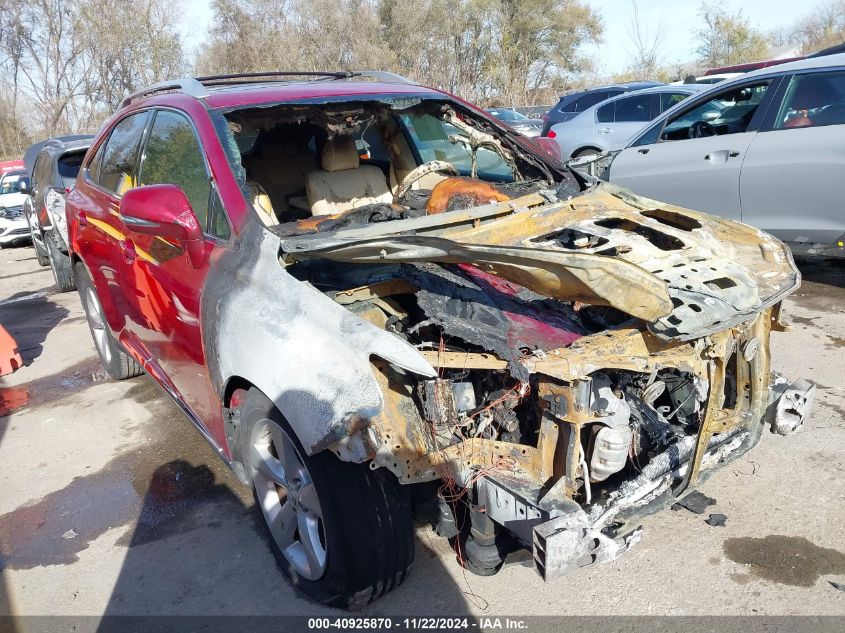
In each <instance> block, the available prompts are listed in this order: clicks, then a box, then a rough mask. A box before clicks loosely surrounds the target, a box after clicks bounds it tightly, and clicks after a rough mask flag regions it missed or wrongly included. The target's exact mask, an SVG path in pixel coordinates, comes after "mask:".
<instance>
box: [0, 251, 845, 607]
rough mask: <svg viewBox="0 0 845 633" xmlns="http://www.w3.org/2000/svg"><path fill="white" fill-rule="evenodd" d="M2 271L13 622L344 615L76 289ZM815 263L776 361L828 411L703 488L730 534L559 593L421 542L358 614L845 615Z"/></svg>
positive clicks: (830, 336)
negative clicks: (402, 575) (295, 582)
mask: <svg viewBox="0 0 845 633" xmlns="http://www.w3.org/2000/svg"><path fill="white" fill-rule="evenodd" d="M0 264H1V265H0V322H2V323H3V325H4V326H5V327H6V328H7V329H8V330H9V331H10V333H11V334H12V335H13V336H14V337H15V338H16V339H17V340H18V342H19V344H20V348H21V353H22V355H23V357H24V360H25V364H26V366H25V367H23V368H22V369H20V370H19V371H18V372H16V373H15V374H13V375H12V376H9V377H6V378H5V379H3V381H2V388H0V398H2V400H3V401H4V404H3V406H5V407H6V408H7V409H9V410H11V411H12V412H11V413H10V414H9V415H7V416H5V417H2V416H0V614H3V613H14V614H20V615H23V614H26V615H38V614H69V615H87V614H90V615H102V614H110V615H115V614H137V615H151V614H203V615H213V614H254V615H274V614H300V615H318V614H334V615H337V614H338V613H339V612H336V611H332V610H329V609H325V608H323V607H321V606H319V605H316V604H315V603H313V602H311V601H310V600H308V599H307V598H305V597H304V596H303V595H302V594H301V593H299V592H297V590H295V589H294V588H292V587H291V586H290V585H289V584H288V583H287V581H286V580H285V579H284V578H283V576H282V575H281V574H280V572H279V570H278V569H277V567H276V564H275V562H274V560H273V558H272V555H271V554H270V551H269V548H268V545H267V543H266V538H265V536H264V532H263V528H262V526H261V525H260V524H259V522H258V521H259V519H258V518H257V513H256V512H254V511H253V508H252V497H251V495H250V493H249V491H248V490H246V489H245V488H244V487H243V486H242V485H241V484H240V483H238V481H237V480H236V479H235V477H234V476H233V475H232V474H231V473H230V472H229V471H228V469H227V468H226V467H225V466H224V465H223V463H222V462H221V461H220V460H219V459H218V458H217V456H216V454H215V452H214V451H213V450H212V449H211V448H210V447H209V446H208V445H207V444H206V443H205V441H204V440H203V439H202V437H201V436H200V434H199V433H198V432H197V431H196V430H195V429H194V427H193V426H192V425H191V423H190V422H189V421H188V419H187V418H186V417H184V415H183V414H182V413H181V412H180V411H179V409H178V408H177V407H176V406H175V405H174V404H173V403H172V402H170V401H169V400H168V399H167V398H166V397H165V396H164V395H162V393H161V392H160V391H159V390H158V388H157V387H156V386H155V385H154V384H153V383H152V381H151V380H150V379H149V378H147V377H146V376H142V377H139V378H136V379H133V380H129V381H125V382H113V381H111V380H109V379H108V378H106V377H105V375H104V373H103V372H102V371H101V369H100V366H99V363H98V361H97V357H96V353H95V351H94V346H93V343H92V341H91V337H90V335H89V332H88V328H87V325H86V322H85V318H84V315H83V312H82V308H81V306H80V303H79V299H78V296H77V295H76V293H68V294H58V293H56V292H55V290H54V288H53V282H52V277H51V274H50V271H49V268H41V267H39V266H38V264H37V263H36V260H35V255H34V252H33V250H32V249H31V247H28V246H26V247H20V248H13V249H8V250H2V251H0ZM801 268H802V271H803V273H804V276H805V283H804V285H803V287H802V288H801V289H800V290H799V291H798V293H796V294H795V295H793V296H792V297H791V298H790V299H789V300H788V301H787V307H786V314H787V317H788V319H791V321H792V322H793V324H794V330H793V331H792V332H790V333H776V334H774V335H773V353H774V365H775V369H777V370H778V371H780V372H782V373H784V374H786V375H787V376H789V377H799V376H803V377H807V378H810V379H812V380H813V381H815V382H816V383H817V384H818V387H819V392H818V397H817V399H816V408H815V411H814V413H813V416H812V419H811V420H810V421H809V422H808V423H807V425H806V426H805V428H803V429H802V430H801V431H800V432H799V433H798V434H796V435H794V436H792V437H786V438H784V437H780V436H775V435H771V434H769V433H768V431H767V432H766V433H765V435H764V437H763V440H762V442H761V443H760V445H759V446H758V447H757V448H756V449H755V450H754V451H752V452H751V453H749V454H748V455H746V456H745V457H744V458H742V459H740V460H739V461H737V462H735V463H733V464H731V465H729V466H728V467H727V468H726V469H724V470H721V471H719V472H717V473H716V474H714V475H713V476H712V477H711V478H710V479H709V481H707V482H706V483H705V484H704V485H703V486H701V490H702V491H703V492H704V493H706V494H707V495H708V496H710V497H713V498H715V499H716V500H717V503H716V505H715V506H713V507H711V508H710V509H709V511H710V512H719V513H723V514H725V515H727V517H728V518H727V525H726V526H725V527H711V526H710V525H708V524H707V523H705V519H706V518H707V514H704V515H696V514H692V513H691V512H688V511H677V512H675V511H669V510H667V511H664V512H662V513H659V514H657V515H654V516H651V517H648V518H647V519H645V520H644V521H643V525H644V527H645V534H644V538H643V540H642V542H641V543H640V544H639V545H637V546H636V547H634V548H633V549H632V550H631V551H630V552H628V553H627V554H626V555H624V556H622V557H621V558H620V559H618V560H617V561H615V562H612V563H609V564H605V565H603V566H598V567H592V568H585V569H582V570H581V571H579V572H578V573H575V574H574V575H571V576H568V577H565V578H561V579H558V580H555V581H552V582H550V583H548V584H544V583H543V582H542V581H541V579H540V577H539V576H538V575H537V574H536V573H535V572H534V570H533V569H532V568H531V566H530V564H529V562H528V558H525V557H522V558H521V559H520V557H518V556H517V557H514V558H515V560H513V561H512V562H511V563H510V564H508V565H506V566H505V568H504V569H503V570H502V571H501V572H500V573H499V574H498V575H496V576H493V577H489V578H481V577H478V576H472V575H468V574H464V572H463V571H462V570H461V568H460V567H459V566H458V565H457V564H456V562H455V559H454V555H453V553H452V551H451V550H450V548H449V546H448V544H447V543H445V542H444V541H441V540H440V539H438V538H437V537H436V535H434V534H433V533H432V532H431V530H430V529H428V528H423V527H420V528H419V529H418V530H417V544H416V562H415V564H414V567H413V571H412V574H411V577H410V578H409V580H408V581H407V582H406V583H405V584H404V585H403V586H402V587H400V588H399V589H398V590H396V591H394V592H393V593H391V594H389V595H388V596H386V597H385V598H383V599H382V600H380V601H378V602H376V603H375V604H373V605H371V606H369V607H368V608H367V609H365V610H364V611H363V612H362V613H359V614H358V615H372V616H379V615H400V614H405V615H411V616H413V615H417V616H418V615H424V614H429V615H430V614H438V615H450V614H453V615H458V614H460V615H475V616H485V615H488V614H495V615H498V614H519V615H534V614H536V615H558V614H568V615H576V614H577V615H600V614H602V615H608V614H625V615H633V614H637V615H657V614H684V615H712V614H724V615H756V614H768V615H781V614H816V615H839V616H843V615H845V592H843V591H841V590H837V589H836V588H835V587H834V586H833V585H832V584H831V583H830V582H829V581H835V582H839V583H845V553H843V552H845V529H843V526H845V486H843V479H845V450H843V449H845V419H843V418H845V378H843V376H845V354H843V351H845V265H843V264H842V263H838V262H823V263H812V262H809V263H808V262H804V263H802V264H801ZM362 511H365V509H362Z"/></svg>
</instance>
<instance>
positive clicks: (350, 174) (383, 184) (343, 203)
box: [305, 136, 393, 215]
mask: <svg viewBox="0 0 845 633" xmlns="http://www.w3.org/2000/svg"><path fill="white" fill-rule="evenodd" d="M320 162H321V164H322V167H323V168H322V169H320V170H316V171H313V172H311V173H310V174H308V176H307V178H306V179H305V193H306V195H307V196H308V203H309V204H310V205H311V214H312V215H328V214H331V213H341V212H343V211H348V210H349V209H356V208H358V207H362V206H364V205H367V204H374V203H377V202H383V203H388V204H389V203H390V202H392V201H393V194H391V193H390V188H389V187H388V185H387V179H386V178H385V177H384V172H382V171H381V169H379V168H378V167H375V166H373V165H360V164H359V161H358V149H357V148H356V147H355V139H353V138H352V137H351V136H337V137H335V138H333V139H332V140H330V141H327V142H326V144H325V145H324V146H323V152H322V154H321V156H320Z"/></svg>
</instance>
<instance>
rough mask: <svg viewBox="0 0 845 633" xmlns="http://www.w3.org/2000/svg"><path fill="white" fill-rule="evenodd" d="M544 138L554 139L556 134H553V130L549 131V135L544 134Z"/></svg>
mask: <svg viewBox="0 0 845 633" xmlns="http://www.w3.org/2000/svg"><path fill="white" fill-rule="evenodd" d="M546 136H547V137H548V138H555V137H556V136H557V134H555V131H554V130H549V133H548V134H546Z"/></svg>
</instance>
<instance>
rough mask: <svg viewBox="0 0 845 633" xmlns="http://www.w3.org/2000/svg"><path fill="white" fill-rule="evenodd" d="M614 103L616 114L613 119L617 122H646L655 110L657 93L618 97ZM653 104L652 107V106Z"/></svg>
mask: <svg viewBox="0 0 845 633" xmlns="http://www.w3.org/2000/svg"><path fill="white" fill-rule="evenodd" d="M615 103H616V116H615V117H614V120H615V121H616V122H617V123H619V122H628V123H630V122H643V123H644V122H646V121H651V120H652V119H653V118H654V117H655V116H657V112H656V111H655V112H654V114H652V111H653V109H654V110H656V109H657V108H656V106H657V95H655V94H647V95H638V96H634V97H626V98H625V99H619V100H618V101H616V102H615ZM653 106H654V108H653Z"/></svg>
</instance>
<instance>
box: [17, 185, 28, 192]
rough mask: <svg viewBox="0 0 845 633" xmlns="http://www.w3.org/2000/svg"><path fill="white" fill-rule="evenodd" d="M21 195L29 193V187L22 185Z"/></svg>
mask: <svg viewBox="0 0 845 633" xmlns="http://www.w3.org/2000/svg"><path fill="white" fill-rule="evenodd" d="M18 191H19V192H20V193H29V187H27V186H26V185H24V184H21V186H20V189H18Z"/></svg>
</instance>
